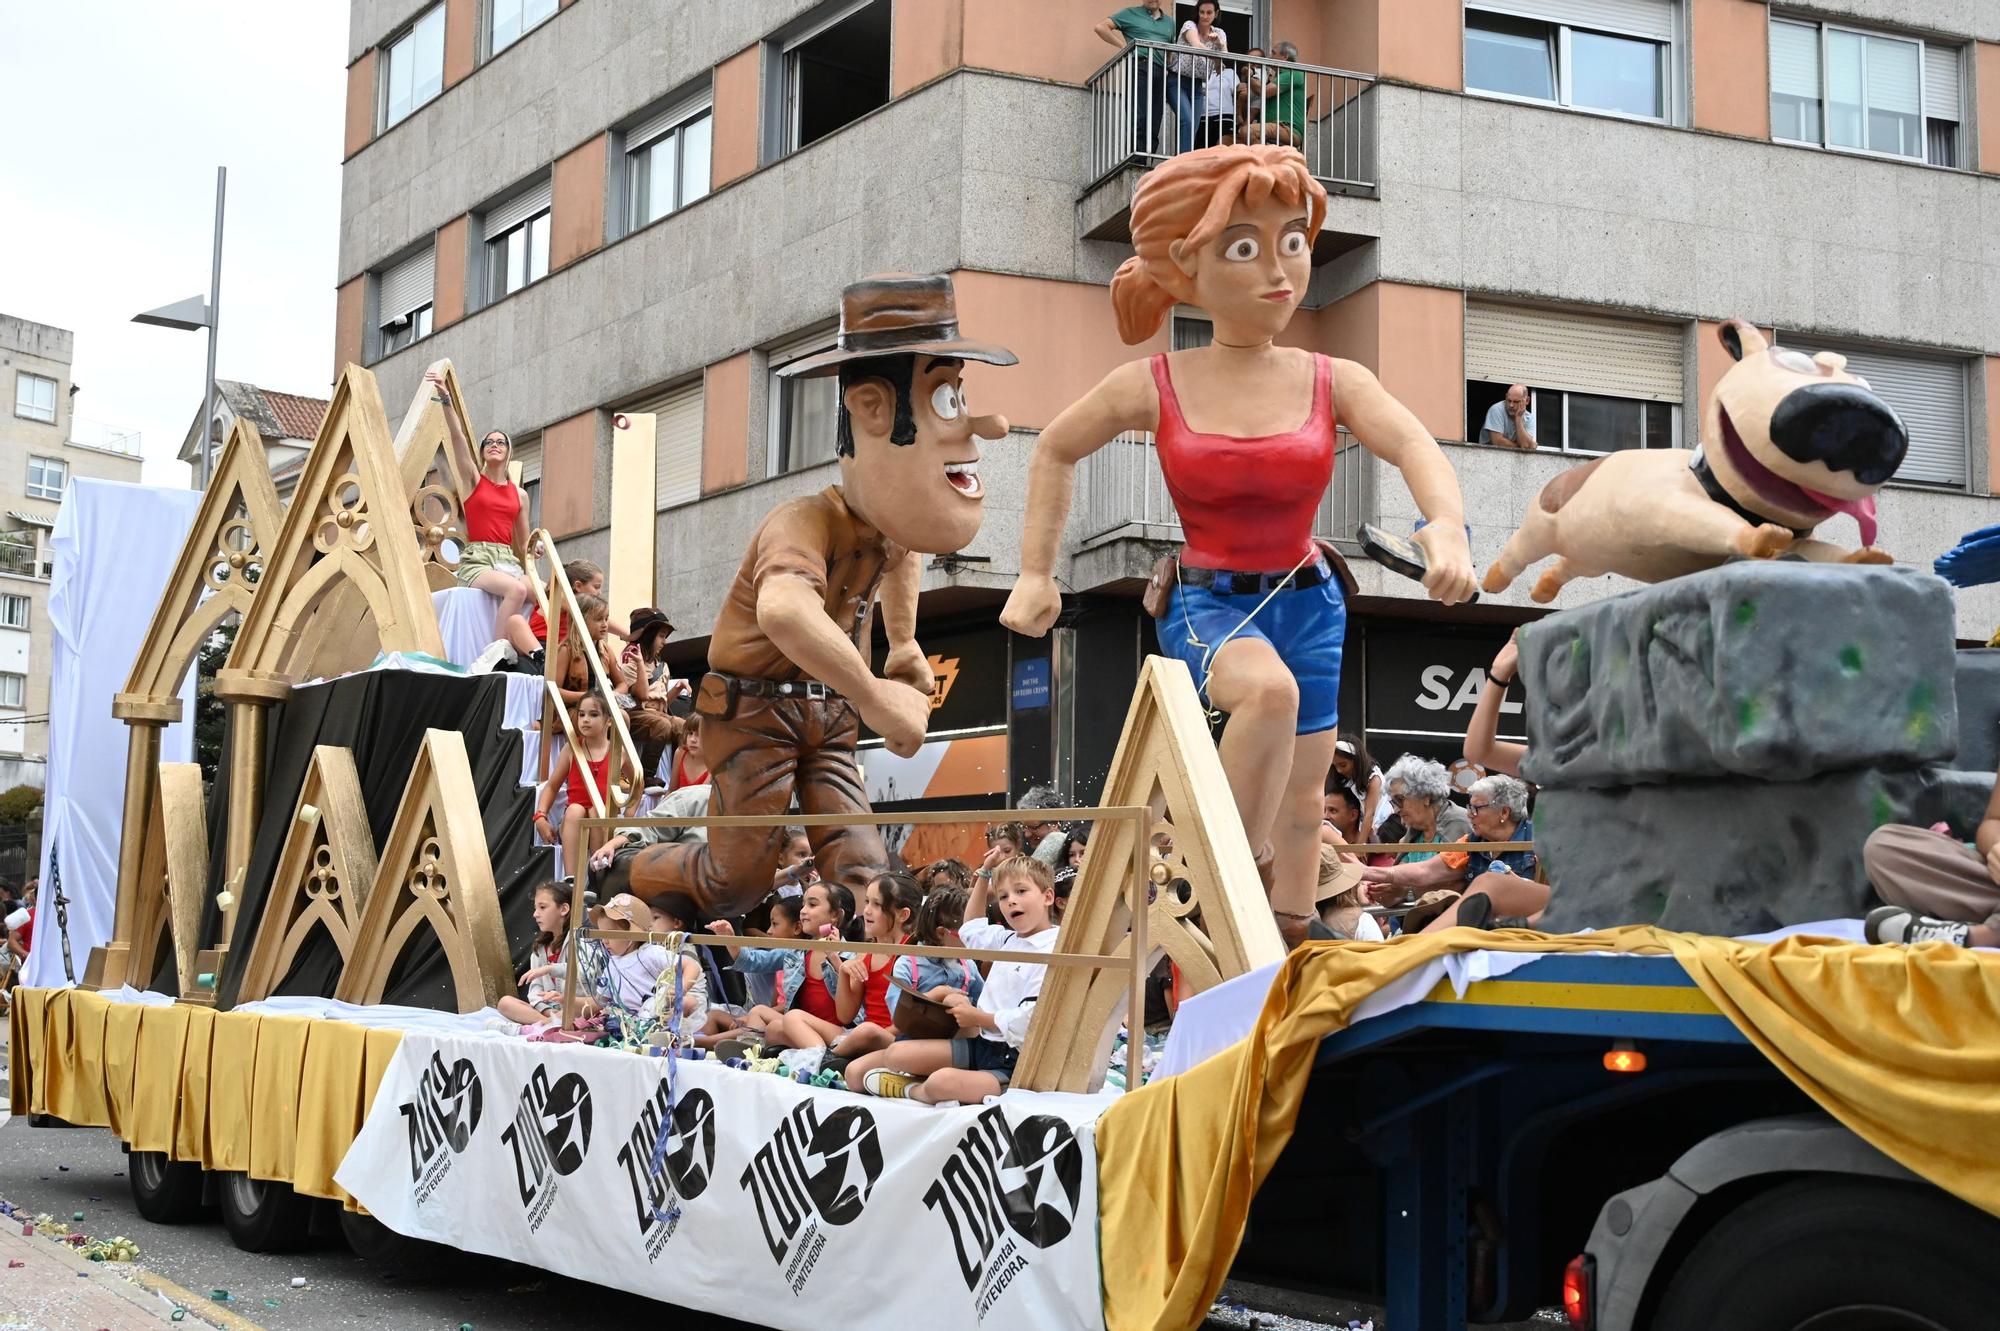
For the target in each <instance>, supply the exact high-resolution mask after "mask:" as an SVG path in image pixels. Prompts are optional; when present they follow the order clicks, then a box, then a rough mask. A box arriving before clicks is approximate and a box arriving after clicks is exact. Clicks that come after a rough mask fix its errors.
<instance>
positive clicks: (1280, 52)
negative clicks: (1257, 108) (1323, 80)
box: [1246, 42, 1313, 148]
mask: <svg viewBox="0 0 2000 1331" xmlns="http://www.w3.org/2000/svg"><path fill="white" fill-rule="evenodd" d="M1276 53H1277V57H1278V59H1280V60H1282V61H1285V62H1286V63H1288V64H1297V63H1298V59H1299V48H1298V47H1296V46H1294V45H1293V44H1292V43H1290V42H1279V43H1278V45H1277V47H1276ZM1255 82H1256V84H1257V86H1259V87H1261V88H1262V90H1263V94H1264V112H1263V120H1262V122H1261V123H1260V124H1258V126H1257V127H1256V128H1257V133H1256V135H1255V138H1254V140H1246V141H1255V142H1261V143H1282V144H1285V145H1287V146H1288V147H1293V148H1303V147H1305V142H1306V121H1307V120H1309V119H1311V118H1312V111H1313V92H1312V88H1311V86H1310V83H1309V81H1308V80H1307V78H1306V72H1305V71H1304V70H1303V69H1271V70H1267V71H1265V72H1264V74H1263V77H1261V78H1260V79H1257V80H1256V81H1255Z"/></svg>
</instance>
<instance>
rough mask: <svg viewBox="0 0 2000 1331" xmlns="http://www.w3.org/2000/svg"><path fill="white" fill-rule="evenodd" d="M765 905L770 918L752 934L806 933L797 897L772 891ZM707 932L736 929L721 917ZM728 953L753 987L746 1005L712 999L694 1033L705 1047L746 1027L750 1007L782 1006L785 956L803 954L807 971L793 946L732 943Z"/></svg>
mask: <svg viewBox="0 0 2000 1331" xmlns="http://www.w3.org/2000/svg"><path fill="white" fill-rule="evenodd" d="M765 905H766V906H767V907H768V908H769V910H770V917H769V920H768V922H767V924H766V926H765V927H764V928H763V929H762V930H758V929H756V928H754V927H752V928H751V929H750V930H749V933H750V936H751V937H756V936H758V935H759V934H760V933H761V934H762V935H763V936H765V937H767V938H803V937H805V934H804V932H803V931H802V930H801V929H800V928H799V898H798V897H796V896H790V897H787V896H777V895H773V896H772V897H770V898H769V899H768V900H767V901H766V903H765ZM756 917H757V912H755V911H752V912H751V916H750V918H751V919H752V920H754V919H756ZM708 932H710V933H712V934H717V933H719V934H733V933H735V932H736V930H735V927H734V926H733V925H731V924H730V922H729V921H727V920H720V921H717V922H715V923H712V924H710V925H709V926H708ZM729 955H730V957H731V961H730V967H729V968H730V969H731V970H733V971H736V972H737V973H738V974H740V975H742V976H743V977H744V981H745V984H746V986H747V987H748V989H749V991H750V993H749V1001H748V1004H747V1006H745V1007H743V1008H727V1007H720V1006H717V1005H715V1004H712V1003H711V1004H710V1005H709V1009H708V1020H707V1021H705V1022H703V1023H702V1028H701V1030H700V1031H698V1032H697V1033H696V1034H695V1037H694V1041H695V1043H696V1044H698V1045H700V1046H701V1047H702V1048H704V1049H713V1048H714V1047H715V1046H716V1045H717V1044H718V1043H720V1042H721V1041H722V1040H723V1039H725V1038H726V1037H728V1036H729V1035H730V1033H731V1032H733V1031H740V1030H743V1029H745V1027H744V1026H743V1018H744V1017H745V1016H747V1015H748V1014H749V1013H750V1012H751V1011H754V1010H755V1009H757V1008H759V1007H768V1008H780V1007H782V1006H783V1005H784V1002H785V993H786V988H785V957H786V956H788V955H790V956H798V957H799V958H800V962H799V967H798V973H799V974H801V975H803V974H805V963H804V954H803V953H797V952H793V951H792V950H791V949H790V948H779V947H761V948H746V947H744V946H742V945H741V944H730V945H729ZM752 959H754V960H752Z"/></svg>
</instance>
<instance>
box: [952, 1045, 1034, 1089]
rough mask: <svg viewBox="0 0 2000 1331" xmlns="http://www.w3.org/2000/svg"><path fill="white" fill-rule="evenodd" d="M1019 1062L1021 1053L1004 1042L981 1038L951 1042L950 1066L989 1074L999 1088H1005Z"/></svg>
mask: <svg viewBox="0 0 2000 1331" xmlns="http://www.w3.org/2000/svg"><path fill="white" fill-rule="evenodd" d="M1020 1060H1021V1051H1020V1050H1018V1049H1016V1048H1015V1047H1014V1046H1013V1045H1011V1044H1008V1043H1007V1042H1006V1041H1005V1040H988V1039H986V1038H984V1037H983V1036H978V1035H974V1036H971V1037H967V1036H963V1035H961V1036H959V1037H958V1038H957V1039H955V1040H953V1041H952V1042H951V1065H952V1066H953V1067H955V1068H964V1069H965V1070H966V1071H968V1072H990V1073H992V1074H993V1076H994V1077H995V1078H996V1079H998V1081H999V1082H1000V1084H1001V1086H1003V1087H1004V1086H1006V1085H1007V1083H1008V1081H1009V1080H1010V1079H1011V1078H1012V1077H1013V1075H1014V1065H1015V1064H1016V1063H1018V1062H1020Z"/></svg>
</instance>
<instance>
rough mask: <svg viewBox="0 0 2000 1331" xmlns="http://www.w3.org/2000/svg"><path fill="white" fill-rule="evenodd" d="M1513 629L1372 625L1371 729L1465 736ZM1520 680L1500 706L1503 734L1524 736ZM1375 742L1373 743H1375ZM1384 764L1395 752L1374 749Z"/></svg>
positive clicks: (1369, 673)
mask: <svg viewBox="0 0 2000 1331" xmlns="http://www.w3.org/2000/svg"><path fill="white" fill-rule="evenodd" d="M1509 632H1511V630H1509V629H1506V628H1494V629H1492V630H1490V631H1487V632H1480V633H1436V632H1403V631H1398V630H1394V629H1386V628H1384V627H1382V626H1381V625H1377V624H1371V625H1369V626H1368V632H1367V638H1366V647H1365V650H1366V652H1367V658H1366V662H1367V666H1366V668H1367V697H1366V700H1365V707H1366V709H1367V711H1366V716H1367V722H1368V730H1369V733H1370V734H1373V733H1375V732H1377V731H1391V732H1401V733H1404V734H1443V735H1454V736H1458V735H1463V734H1464V733H1465V727H1466V723H1467V722H1469V721H1471V720H1472V710H1473V708H1475V707H1477V706H1478V705H1479V693H1480V690H1481V689H1483V688H1484V687H1485V686H1486V670H1487V667H1488V666H1490V665H1492V664H1493V655H1494V653H1495V652H1498V651H1499V650H1500V648H1501V646H1502V645H1503V644H1504V643H1505V642H1506V641H1507V634H1508V633H1509ZM1522 701H1523V698H1522V692H1521V684H1520V681H1519V680H1516V681H1515V683H1514V687H1513V688H1511V689H1509V690H1508V691H1507V698H1506V701H1505V702H1503V703H1502V704H1501V706H1500V737H1501V738H1502V739H1526V738H1527V734H1528V727H1527V721H1526V719H1525V717H1524V716H1523V714H1522V710H1521V708H1522ZM1371 747H1373V746H1371ZM1375 756H1376V757H1377V758H1378V759H1381V761H1382V763H1383V765H1384V766H1387V765H1388V759H1389V758H1390V757H1394V756H1395V755H1394V754H1388V755H1386V756H1385V755H1383V754H1380V753H1378V754H1376V755H1375Z"/></svg>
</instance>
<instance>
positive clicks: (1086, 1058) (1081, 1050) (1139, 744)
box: [1013, 656, 1285, 1091]
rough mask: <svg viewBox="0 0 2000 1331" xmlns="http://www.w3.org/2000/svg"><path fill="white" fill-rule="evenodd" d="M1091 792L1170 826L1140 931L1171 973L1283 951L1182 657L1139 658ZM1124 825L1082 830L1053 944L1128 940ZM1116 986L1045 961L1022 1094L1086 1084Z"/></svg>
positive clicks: (1190, 980) (1115, 1004) (1101, 949)
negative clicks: (1132, 688)
mask: <svg viewBox="0 0 2000 1331" xmlns="http://www.w3.org/2000/svg"><path fill="white" fill-rule="evenodd" d="M1102 802H1103V803H1104V804H1106V805H1147V806H1150V807H1151V808H1152V809H1153V810H1154V811H1155V814H1156V817H1157V819H1158V820H1159V821H1158V823H1157V824H1156V830H1164V831H1167V832H1170V833H1171V834H1172V837H1173V842H1174V849H1173V853H1172V854H1171V856H1169V857H1167V858H1164V859H1162V858H1160V857H1158V856H1155V857H1154V858H1153V859H1152V878H1153V885H1154V891H1153V894H1152V897H1153V900H1152V904H1151V906H1150V907H1149V909H1148V913H1147V916H1146V938H1147V942H1148V951H1149V952H1153V953H1157V952H1159V951H1164V952H1165V953H1166V955H1167V956H1168V957H1170V958H1172V960H1173V961H1174V963H1175V964H1176V965H1178V966H1179V967H1180V972H1181V982H1182V983H1183V984H1185V985H1187V986H1189V987H1190V988H1191V989H1193V990H1194V991H1196V992H1199V991H1201V990H1203V989H1208V988H1211V987H1213V986H1214V985H1217V984H1220V983H1221V982H1222V981H1224V980H1228V979H1233V978H1235V977H1236V976H1238V975H1242V974H1245V973H1246V972H1249V971H1252V970H1255V969H1256V968H1257V967H1259V966H1265V965H1269V964H1270V963H1272V962H1275V961H1279V960H1282V959H1283V958H1284V955H1285V945H1284V940H1283V939H1281V938H1280V937H1279V935H1278V926H1277V924H1276V923H1275V922H1274V921H1273V920H1272V918H1271V904H1270V901H1269V899H1268V898H1267V897H1266V896H1265V894H1264V885H1263V881H1262V880H1261V879H1260V878H1259V877H1258V876H1257V865H1256V861H1255V860H1254V859H1253V858H1252V855H1251V851H1250V841H1249V838H1247V837H1246V836H1244V834H1243V823H1242V820H1241V819H1240V818H1239V817H1238V816H1237V813H1236V801H1235V798H1234V796H1232V795H1231V794H1230V790H1229V781H1228V778H1227V777H1225V776H1224V775H1223V771H1222V760H1221V758H1220V757H1219V756H1217V754H1216V751H1215V744H1214V742H1213V741H1212V740H1211V739H1210V738H1209V733H1208V725H1207V722H1206V720H1205V719H1204V717H1203V715H1202V710H1201V702H1200V699H1199V698H1198V697H1197V696H1196V694H1195V690H1194V678H1193V677H1192V676H1191V675H1189V674H1188V669H1187V667H1186V666H1185V665H1183V664H1182V663H1181V662H1179V661H1174V660H1170V659H1168V658H1167V657H1163V656H1149V657H1147V658H1146V664H1145V668H1144V669H1143V670H1142V671H1141V672H1140V674H1139V687H1138V689H1137V691H1136V692H1135V693H1134V694H1133V696H1132V707H1131V710H1130V711H1128V712H1127V713H1126V715H1125V730H1124V733H1123V734H1122V735H1121V736H1120V737H1119V740H1118V752H1117V753H1116V755H1115V756H1113V758H1112V760H1111V770H1110V772H1109V773H1108V774H1107V775H1106V777H1105V781H1104V793H1103V796H1102ZM1134 835H1135V831H1134V828H1133V825H1132V824H1131V823H1129V822H1126V821H1123V820H1110V821H1106V822H1103V823H1100V824H1098V826H1097V827H1096V829H1095V830H1094V831H1093V833H1092V835H1091V838H1090V854H1089V855H1087V856H1085V857H1084V862H1083V870H1082V872H1081V873H1080V874H1079V875H1078V876H1077V881H1076V886H1075V887H1074V889H1072V890H1071V892H1070V896H1069V907H1068V909H1067V910H1066V911H1065V913H1064V915H1063V922H1062V933H1061V935H1060V937H1059V938H1058V940H1057V943H1056V950H1057V951H1058V952H1077V953H1098V954H1101V955H1103V954H1124V953H1126V952H1129V951H1130V944H1131V927H1132V926H1131V920H1132V915H1131V908H1130V902H1129V901H1128V899H1127V896H1128V893H1129V892H1130V890H1131V883H1130V879H1131V877H1132V873H1131V866H1132V862H1133V846H1132V838H1133V836H1134ZM1183 890H1184V891H1185V893H1186V895H1185V896H1183V895H1182V892H1183ZM1197 913H1198V914H1199V915H1200V917H1201V918H1200V921H1199V923H1197V921H1196V920H1195V916H1196V914H1197ZM1142 964H1143V965H1145V966H1146V968H1147V969H1151V967H1152V966H1153V965H1154V964H1155V962H1154V959H1153V958H1152V957H1148V958H1146V959H1144V961H1143V962H1142ZM1128 989H1129V977H1128V976H1127V975H1126V974H1125V973H1123V972H1121V971H1112V970H1104V971H1093V970H1089V969H1086V968H1082V967H1072V966H1051V967H1049V969H1048V976H1047V978H1046V979H1044V980H1043V981H1042V989H1041V994H1040V996H1039V997H1038V998H1037V999H1036V1000H1035V1018H1034V1021H1033V1022H1032V1023H1030V1025H1029V1027H1028V1039H1027V1043H1026V1044H1025V1046H1023V1048H1022V1050H1021V1061H1020V1066H1019V1067H1018V1068H1016V1069H1015V1073H1014V1080H1013V1084H1014V1085H1016V1086H1019V1087H1021V1088H1022V1089H1024V1090H1033V1091H1094V1090H1096V1089H1097V1087H1098V1085H1099V1084H1100V1083H1101V1082H1102V1080H1103V1076H1104V1071H1105V1067H1106V1064H1107V1057H1108V1055H1109V1053H1110V1049H1111V1041H1112V1038H1113V1036H1114V1034H1115V1031H1114V1022H1115V1021H1116V1019H1117V1016H1118V1013H1119V1011H1120V1009H1121V1006H1122V1005H1123V1004H1124V1003H1125V1001H1126V997H1127V990H1128Z"/></svg>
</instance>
